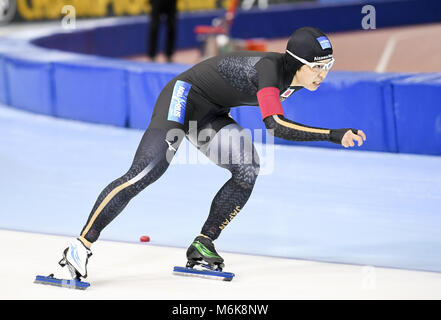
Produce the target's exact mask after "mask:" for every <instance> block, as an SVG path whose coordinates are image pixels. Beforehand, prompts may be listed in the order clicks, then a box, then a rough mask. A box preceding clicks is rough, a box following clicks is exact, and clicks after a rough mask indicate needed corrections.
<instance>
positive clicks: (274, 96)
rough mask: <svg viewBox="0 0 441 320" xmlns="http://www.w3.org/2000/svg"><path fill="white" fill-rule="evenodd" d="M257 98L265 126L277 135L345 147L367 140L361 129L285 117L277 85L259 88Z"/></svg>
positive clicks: (292, 139) (359, 144)
mask: <svg viewBox="0 0 441 320" xmlns="http://www.w3.org/2000/svg"><path fill="white" fill-rule="evenodd" d="M257 99H258V101H259V106H260V110H261V112H262V119H263V121H264V123H265V127H266V128H267V129H268V130H269V132H270V133H272V134H273V135H274V136H275V137H278V138H282V139H285V140H291V141H330V142H333V143H336V144H340V145H342V146H344V147H345V148H347V147H353V146H354V140H355V141H357V142H358V146H361V145H362V144H363V141H365V140H366V135H365V134H364V132H363V131H361V130H356V129H351V128H344V129H326V128H318V127H310V126H305V125H303V124H300V123H297V122H294V121H292V120H289V119H287V118H285V116H284V112H283V108H282V104H281V103H280V91H279V89H277V88H275V87H266V88H263V89H261V90H259V91H258V92H257Z"/></svg>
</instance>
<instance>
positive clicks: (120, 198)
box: [79, 128, 183, 247]
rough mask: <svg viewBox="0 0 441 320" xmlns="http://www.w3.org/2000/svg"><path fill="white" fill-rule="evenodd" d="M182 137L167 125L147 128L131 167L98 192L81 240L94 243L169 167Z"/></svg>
mask: <svg viewBox="0 0 441 320" xmlns="http://www.w3.org/2000/svg"><path fill="white" fill-rule="evenodd" d="M182 137H183V131H182V136H181V137H179V136H177V135H175V134H173V136H170V131H169V130H165V129H157V128H148V129H147V130H146V132H145V133H144V136H143V137H142V140H141V143H140V144H139V147H138V150H137V151H136V155H135V157H134V160H133V163H132V165H131V167H130V169H129V170H128V171H127V173H125V174H124V175H123V176H122V177H120V178H118V179H116V180H115V181H113V182H112V183H110V184H109V185H108V186H107V187H106V188H105V189H104V190H103V191H102V192H101V194H100V195H99V196H98V199H97V200H96V203H95V205H94V207H93V209H92V211H91V213H90V215H89V218H88V220H87V223H86V225H85V226H84V228H83V230H82V231H81V236H80V238H79V240H80V241H81V242H83V243H84V244H85V245H86V246H88V247H90V245H91V244H92V243H93V242H95V241H96V240H97V239H98V237H99V235H100V232H101V231H102V230H103V229H104V228H105V227H106V226H107V225H108V224H109V223H110V222H111V221H112V220H113V219H115V217H116V216H117V215H118V214H119V213H120V212H121V211H122V210H123V209H124V208H125V206H126V205H127V204H128V203H129V201H130V200H131V199H132V198H133V197H135V196H136V195H137V194H138V193H139V192H141V191H142V190H143V189H144V188H146V187H147V186H148V185H149V184H151V183H152V182H154V181H156V180H157V179H158V178H159V177H160V176H161V175H162V174H163V173H164V172H165V171H166V170H167V168H168V166H169V162H170V161H171V159H172V158H173V155H174V153H175V152H176V150H177V148H178V146H179V144H180V142H181V141H182ZM166 140H167V141H169V142H170V144H171V146H169V143H168V142H166Z"/></svg>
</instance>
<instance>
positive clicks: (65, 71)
mask: <svg viewBox="0 0 441 320" xmlns="http://www.w3.org/2000/svg"><path fill="white" fill-rule="evenodd" d="M94 60H96V61H90V60H79V61H69V62H56V63H54V72H53V81H54V83H55V95H54V108H55V110H54V115H55V116H57V117H62V118H68V119H73V120H81V121H88V122H95V123H103V124H111V125H115V126H126V124H127V94H126V76H125V71H124V69H123V68H121V67H118V65H117V64H115V63H106V62H105V61H104V60H103V59H94Z"/></svg>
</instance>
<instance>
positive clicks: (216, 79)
mask: <svg viewBox="0 0 441 320" xmlns="http://www.w3.org/2000/svg"><path fill="white" fill-rule="evenodd" d="M294 73H295V70H292V69H290V68H289V66H288V64H287V62H286V56H285V55H284V54H280V53H274V52H253V51H248V52H235V53H229V54H224V55H220V56H216V57H213V58H210V59H207V60H205V61H203V62H200V63H198V64H196V65H195V66H193V67H192V68H190V69H189V70H187V71H185V72H184V73H182V74H180V75H179V76H177V77H176V78H174V79H172V80H171V81H170V82H169V83H168V84H167V85H166V86H165V87H164V89H163V90H162V91H161V93H160V95H159V97H158V99H157V102H156V104H155V108H154V112H153V116H152V119H151V122H150V125H149V127H148V129H147V130H146V132H145V133H144V136H143V138H142V140H141V142H140V145H139V147H138V149H137V151H136V154H135V157H134V160H133V163H132V165H131V167H130V169H129V170H128V171H127V172H126V173H125V174H124V175H123V176H121V177H120V178H118V179H116V180H115V181H113V182H111V183H110V184H109V185H108V186H107V187H106V188H105V189H104V190H103V191H102V192H101V194H100V195H99V197H98V199H97V201H96V203H95V205H94V207H93V209H92V211H91V213H90V215H89V218H88V220H87V223H86V225H85V226H84V228H83V230H82V232H81V236H80V238H79V239H80V240H82V241H83V242H84V243H86V244H91V243H93V242H94V241H96V240H97V239H98V237H99V235H100V232H101V231H102V230H103V229H104V227H105V226H106V225H107V224H108V223H110V222H111V221H112V220H113V219H114V218H115V217H116V216H117V215H118V214H119V213H120V212H121V211H122V210H123V209H124V207H125V206H126V205H127V204H128V202H129V201H130V200H131V199H132V198H133V197H134V196H135V195H137V194H138V193H139V192H140V191H142V190H143V189H144V188H146V187H147V186H148V185H149V184H151V183H152V182H154V181H155V180H157V179H158V178H159V177H160V176H161V175H162V174H163V173H164V172H165V171H166V169H167V168H168V166H169V163H170V161H171V159H172V158H173V155H174V153H175V152H176V150H177V149H178V147H179V144H180V143H181V141H182V139H181V138H182V137H183V135H185V134H188V130H189V123H190V121H196V124H197V129H198V130H202V129H203V128H207V127H209V128H211V129H214V131H215V132H217V131H219V130H220V129H222V128H224V127H226V126H230V127H236V128H238V129H241V127H240V126H239V125H238V124H237V123H236V122H235V121H234V120H233V119H232V118H231V117H230V116H229V115H228V113H229V111H230V108H231V107H237V106H243V105H252V106H257V105H258V104H259V102H258V98H257V93H258V92H259V90H262V89H264V88H267V87H273V88H277V89H278V90H279V91H280V93H281V95H283V94H284V93H286V92H287V89H292V90H291V91H289V90H288V91H289V92H295V91H297V90H299V89H300V87H291V88H290V84H291V82H292V79H293V76H294ZM285 98H286V97H281V100H283V99H285ZM279 102H280V101H279ZM264 122H265V125H266V127H267V128H268V129H273V130H274V131H273V134H274V135H275V136H277V137H281V138H284V139H288V140H297V141H307V140H324V141H332V142H335V143H339V142H340V141H341V136H342V135H341V131H339V130H329V129H322V128H314V127H308V126H304V125H301V124H298V123H295V122H293V121H290V120H288V119H286V118H284V117H283V115H281V114H278V115H270V116H268V117H266V118H265V119H264ZM170 129H181V130H182V132H183V135H182V136H181V137H180V138H179V137H176V138H175V137H172V138H170V135H169V134H168V133H169V131H170ZM166 140H167V141H166ZM192 143H194V144H195V145H196V146H197V147H200V145H199V143H198V142H196V143H195V142H194V141H193V142H192ZM249 143H250V144H252V142H249ZM229 148H230V149H229V151H228V152H230V153H231V154H232V158H234V157H236V156H237V157H239V158H241V159H242V158H248V159H251V161H248V162H247V163H245V162H244V161H242V162H240V163H235V164H232V163H222V164H218V165H220V166H221V167H223V168H226V169H228V170H229V171H230V172H231V173H232V177H231V179H230V180H228V181H227V182H226V183H225V184H224V185H223V186H222V188H221V189H220V190H219V192H218V193H217V194H216V196H215V198H214V199H213V201H212V205H211V208H210V213H209V216H208V219H207V221H206V222H205V224H204V226H203V228H202V231H201V233H202V234H204V235H206V236H208V237H210V238H211V239H212V240H214V239H216V238H217V237H218V236H219V234H220V232H221V231H222V230H223V229H224V228H225V226H226V225H227V224H228V223H229V222H230V221H231V220H232V219H233V217H234V216H236V214H237V213H238V212H239V211H240V210H241V209H242V208H243V206H244V205H245V203H246V202H247V200H248V198H249V196H250V194H251V191H252V189H253V186H254V183H255V181H256V178H257V175H258V172H259V159H258V156H257V155H254V153H253V155H250V154H247V152H248V151H246V150H245V149H247V148H243V146H242V147H241V146H239V145H238V146H234V145H233V146H230V147H229ZM248 150H249V149H248ZM252 150H254V148H252ZM248 153H249V152H248ZM165 207H166V206H164V210H166V209H165ZM146 211H148V208H146Z"/></svg>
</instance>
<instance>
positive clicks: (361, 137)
mask: <svg viewBox="0 0 441 320" xmlns="http://www.w3.org/2000/svg"><path fill="white" fill-rule="evenodd" d="M354 140H355V141H357V142H358V146H359V147H361V146H362V145H363V142H364V141H366V134H365V133H364V132H363V131H361V130H357V129H350V128H346V129H333V130H331V139H330V141H331V142H334V143H337V144H341V145H342V146H343V147H345V148H348V147H353V146H355V144H354Z"/></svg>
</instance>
